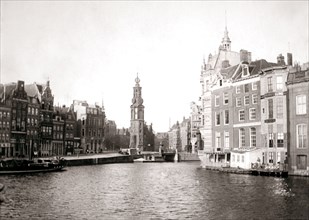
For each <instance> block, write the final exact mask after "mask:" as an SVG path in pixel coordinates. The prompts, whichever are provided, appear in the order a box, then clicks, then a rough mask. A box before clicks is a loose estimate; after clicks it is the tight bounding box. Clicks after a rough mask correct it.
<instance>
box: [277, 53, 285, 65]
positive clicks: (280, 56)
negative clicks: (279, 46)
mask: <svg viewBox="0 0 309 220" xmlns="http://www.w3.org/2000/svg"><path fill="white" fill-rule="evenodd" d="M277 63H278V64H279V65H282V66H284V65H285V61H284V56H282V54H281V53H280V54H279V55H278V56H277Z"/></svg>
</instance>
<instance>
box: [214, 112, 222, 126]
mask: <svg viewBox="0 0 309 220" xmlns="http://www.w3.org/2000/svg"><path fill="white" fill-rule="evenodd" d="M217 115H219V124H218V123H217ZM220 124H221V115H220V112H215V125H216V126H220Z"/></svg>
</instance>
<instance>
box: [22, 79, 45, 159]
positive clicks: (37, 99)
mask: <svg viewBox="0 0 309 220" xmlns="http://www.w3.org/2000/svg"><path fill="white" fill-rule="evenodd" d="M25 90H26V92H27V95H28V114H27V145H28V146H29V148H30V150H31V152H32V154H33V155H32V156H38V154H39V146H40V134H41V133H40V116H41V94H40V92H39V90H38V86H37V84H36V83H32V84H29V85H25Z"/></svg>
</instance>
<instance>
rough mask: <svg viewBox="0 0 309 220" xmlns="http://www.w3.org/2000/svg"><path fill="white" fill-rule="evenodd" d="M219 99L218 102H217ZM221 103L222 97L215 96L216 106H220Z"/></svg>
mask: <svg viewBox="0 0 309 220" xmlns="http://www.w3.org/2000/svg"><path fill="white" fill-rule="evenodd" d="M217 99H218V101H217ZM219 102H220V96H219V95H215V106H216V107H217V106H219Z"/></svg>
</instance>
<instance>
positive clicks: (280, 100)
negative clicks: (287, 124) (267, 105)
mask: <svg viewBox="0 0 309 220" xmlns="http://www.w3.org/2000/svg"><path fill="white" fill-rule="evenodd" d="M277 118H283V98H282V97H278V98H277Z"/></svg>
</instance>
